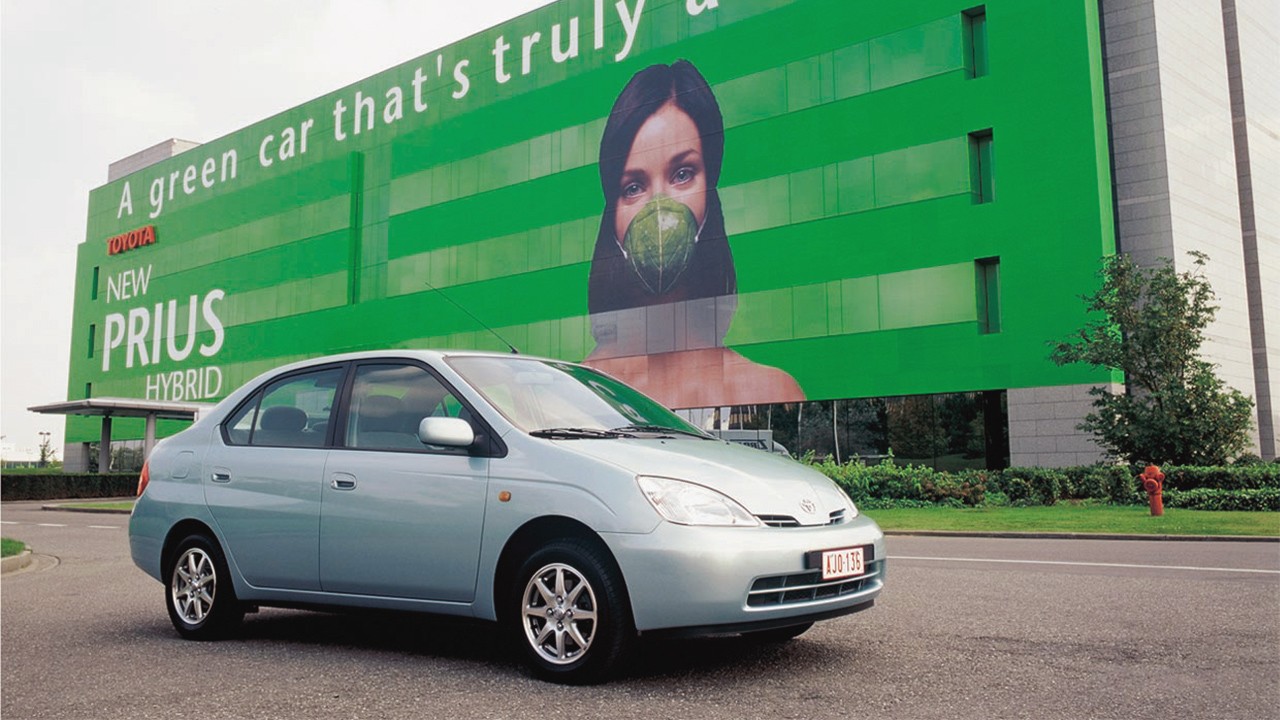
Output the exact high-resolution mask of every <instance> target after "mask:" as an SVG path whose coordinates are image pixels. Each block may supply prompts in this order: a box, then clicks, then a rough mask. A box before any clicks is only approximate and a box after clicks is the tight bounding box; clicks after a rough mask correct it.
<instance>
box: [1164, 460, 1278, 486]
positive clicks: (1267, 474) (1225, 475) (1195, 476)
mask: <svg viewBox="0 0 1280 720" xmlns="http://www.w3.org/2000/svg"><path fill="white" fill-rule="evenodd" d="M1161 470H1162V471H1163V472H1164V488H1165V491H1166V492H1167V491H1169V490H1199V489H1213V490H1258V489H1261V488H1271V489H1273V490H1275V489H1280V465H1277V464H1275V463H1269V464H1266V465H1231V466H1228V467H1167V468H1161Z"/></svg>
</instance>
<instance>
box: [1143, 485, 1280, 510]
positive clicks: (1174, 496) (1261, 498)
mask: <svg viewBox="0 0 1280 720" xmlns="http://www.w3.org/2000/svg"><path fill="white" fill-rule="evenodd" d="M1164 504H1165V507H1173V508H1186V509H1188V510H1280V489H1277V488H1271V487H1267V488H1246V489H1243V490H1222V489H1220V488H1196V489H1195V490H1170V491H1168V492H1166V493H1164Z"/></svg>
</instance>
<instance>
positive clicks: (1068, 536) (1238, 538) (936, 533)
mask: <svg viewBox="0 0 1280 720" xmlns="http://www.w3.org/2000/svg"><path fill="white" fill-rule="evenodd" d="M884 534H885V535H901V536H915V537H966V538H1013V539H1020V540H1155V541H1183V542H1255V543H1258V542H1269V543H1280V537H1275V536H1271V535H1133V534H1114V533H1070V532H977V531H967V530H885V531H884Z"/></svg>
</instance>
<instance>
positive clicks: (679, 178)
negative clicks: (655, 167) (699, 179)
mask: <svg viewBox="0 0 1280 720" xmlns="http://www.w3.org/2000/svg"><path fill="white" fill-rule="evenodd" d="M693 175H694V172H693V168H691V167H682V168H680V169H679V170H677V171H676V172H675V174H674V175H672V176H671V184H673V185H683V184H685V183H687V182H689V181H690V180H692V179H693Z"/></svg>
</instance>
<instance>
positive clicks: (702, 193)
mask: <svg viewBox="0 0 1280 720" xmlns="http://www.w3.org/2000/svg"><path fill="white" fill-rule="evenodd" d="M619 183H620V184H619V188H618V204H617V210H616V212H615V213H614V232H615V233H617V234H616V235H615V237H617V238H618V241H619V242H622V241H623V238H625V237H626V234H627V227H628V226H629V225H630V224H631V220H632V218H634V217H635V216H636V213H637V212H639V211H640V208H642V207H644V205H645V203H647V202H649V201H650V200H652V199H653V198H654V197H656V196H658V195H665V196H667V197H669V198H671V199H673V200H678V201H680V202H682V203H684V204H685V205H686V206H688V208H689V209H690V210H691V211H693V216H694V218H695V219H696V220H697V221H698V226H699V227H701V226H702V222H703V220H704V219H705V218H706V216H707V175H706V169H705V167H704V166H703V163H702V136H701V135H700V134H699V133H698V126H697V125H695V124H694V123H693V118H691V117H689V115H688V114H687V113H685V111H683V110H681V109H680V108H679V107H677V106H676V104H675V103H674V102H668V103H666V104H665V105H663V106H662V107H660V108H658V111H657V112H655V113H654V114H653V115H651V116H650V117H649V119H648V120H646V121H645V122H644V124H643V125H641V126H640V130H639V132H637V133H636V139H635V140H634V141H633V142H632V143H631V152H630V153H629V154H628V155H627V162H626V164H625V166H624V167H623V171H622V179H621V180H620V181H619Z"/></svg>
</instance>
